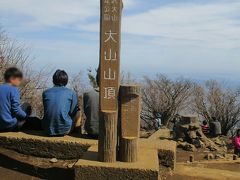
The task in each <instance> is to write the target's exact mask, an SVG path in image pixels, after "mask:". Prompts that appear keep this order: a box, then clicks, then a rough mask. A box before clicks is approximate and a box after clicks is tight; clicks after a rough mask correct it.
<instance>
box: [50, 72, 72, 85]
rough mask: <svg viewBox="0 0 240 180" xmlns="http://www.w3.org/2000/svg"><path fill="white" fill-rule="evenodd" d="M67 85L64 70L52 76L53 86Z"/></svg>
mask: <svg viewBox="0 0 240 180" xmlns="http://www.w3.org/2000/svg"><path fill="white" fill-rule="evenodd" d="M67 83H68V75H67V73H66V72H65V71H64V70H59V69H58V70H57V71H56V72H55V73H54V75H53V84H54V85H55V86H66V85H67Z"/></svg>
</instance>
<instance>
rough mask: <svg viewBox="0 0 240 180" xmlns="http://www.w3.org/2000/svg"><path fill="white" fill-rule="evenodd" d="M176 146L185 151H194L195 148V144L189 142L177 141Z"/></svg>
mask: <svg viewBox="0 0 240 180" xmlns="http://www.w3.org/2000/svg"><path fill="white" fill-rule="evenodd" d="M177 147H178V148H182V149H183V150H185V151H192V152H194V151H195V150H196V148H195V146H194V145H192V144H189V143H187V142H178V143H177Z"/></svg>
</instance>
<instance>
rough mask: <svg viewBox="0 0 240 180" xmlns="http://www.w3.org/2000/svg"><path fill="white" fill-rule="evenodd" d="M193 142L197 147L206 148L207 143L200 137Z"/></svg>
mask: <svg viewBox="0 0 240 180" xmlns="http://www.w3.org/2000/svg"><path fill="white" fill-rule="evenodd" d="M193 144H194V146H195V147H196V148H205V144H204V143H203V142H202V141H201V140H200V139H196V140H194V141H193Z"/></svg>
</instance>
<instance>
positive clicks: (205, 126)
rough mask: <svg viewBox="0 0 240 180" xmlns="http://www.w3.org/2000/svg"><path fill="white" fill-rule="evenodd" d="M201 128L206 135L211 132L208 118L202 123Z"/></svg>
mask: <svg viewBox="0 0 240 180" xmlns="http://www.w3.org/2000/svg"><path fill="white" fill-rule="evenodd" d="M201 128H202V132H203V134H205V135H208V134H209V125H208V122H207V121H206V120H204V121H203V123H202V125H201Z"/></svg>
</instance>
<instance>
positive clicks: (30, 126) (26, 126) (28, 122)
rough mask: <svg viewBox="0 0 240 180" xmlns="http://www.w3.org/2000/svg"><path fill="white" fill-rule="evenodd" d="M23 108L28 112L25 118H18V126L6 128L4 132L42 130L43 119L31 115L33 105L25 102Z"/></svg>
mask: <svg viewBox="0 0 240 180" xmlns="http://www.w3.org/2000/svg"><path fill="white" fill-rule="evenodd" d="M21 108H22V110H23V111H24V112H25V113H26V114H27V117H26V118H25V119H19V118H17V120H18V122H17V124H16V126H14V127H12V128H9V129H6V130H4V132H18V131H21V130H37V131H38V130H42V122H41V119H39V118H37V117H31V116H30V115H31V113H32V107H31V105H30V104H29V103H24V104H22V106H21Z"/></svg>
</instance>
